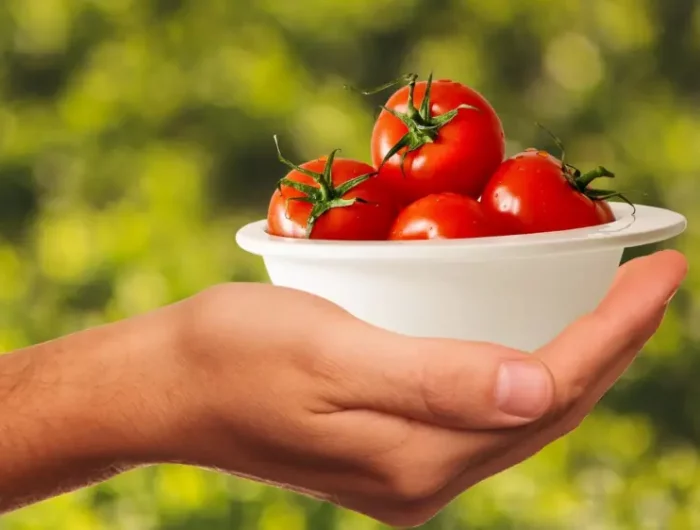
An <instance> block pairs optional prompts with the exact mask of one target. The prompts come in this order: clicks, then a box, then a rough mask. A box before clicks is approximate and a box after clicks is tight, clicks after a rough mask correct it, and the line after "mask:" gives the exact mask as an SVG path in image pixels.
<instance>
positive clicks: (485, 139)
mask: <svg viewBox="0 0 700 530" xmlns="http://www.w3.org/2000/svg"><path fill="white" fill-rule="evenodd" d="M428 87H430V89H429V90H428ZM417 106H418V109H417V108H416V107H417ZM504 152H505V137H504V134H503V127H502V126H501V121H500V119H499V118H498V116H497V114H496V112H495V111H494V109H493V107H491V105H490V104H489V102H488V101H487V100H486V99H485V98H484V97H483V96H482V95H481V94H479V93H478V92H476V91H475V90H473V89H471V88H469V87H467V86H464V85H462V84H460V83H456V82H454V81H449V80H440V81H434V82H433V81H432V79H428V81H427V82H426V81H421V82H419V83H416V80H415V77H412V78H411V81H410V82H409V84H408V85H407V86H404V87H403V88H401V89H399V90H397V91H396V92H395V93H394V94H393V95H392V96H391V97H390V98H389V100H388V101H387V103H386V105H385V108H384V110H382V112H381V113H380V114H379V117H378V118H377V121H376V123H375V125H374V131H373V133H372V162H373V163H374V165H375V166H376V167H380V166H382V162H383V161H384V160H385V158H386V157H387V156H388V159H387V160H386V162H385V163H384V165H383V166H382V167H381V171H380V175H379V176H380V179H382V180H385V181H387V182H389V183H390V184H391V185H392V187H393V188H394V189H396V190H397V193H400V194H401V196H402V198H403V199H404V200H405V201H406V202H407V203H408V202H412V201H414V200H416V199H419V198H421V197H424V196H426V195H430V194H432V193H441V192H454V193H461V194H464V195H469V196H471V197H473V198H478V197H479V195H480V194H481V191H482V190H483V188H484V186H485V185H486V182H487V180H488V179H489V177H490V176H491V175H492V174H493V172H494V171H496V168H498V166H499V164H500V163H501V162H502V161H503V155H504ZM392 153H396V154H393V155H392ZM402 168H403V170H402Z"/></svg>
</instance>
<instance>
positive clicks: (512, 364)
mask: <svg viewBox="0 0 700 530" xmlns="http://www.w3.org/2000/svg"><path fill="white" fill-rule="evenodd" d="M365 331H366V330H365ZM354 337H355V338H354V339H353V341H352V342H353V343H354V345H353V347H352V348H351V350H352V351H348V350H346V351H348V355H347V356H343V357H344V358H343V360H342V362H341V366H342V372H343V373H344V376H343V378H342V381H341V382H340V384H339V385H337V386H335V387H334V392H336V395H335V396H334V399H335V400H336V403H335V404H336V406H339V407H341V408H345V409H364V410H374V411H377V412H383V413H386V414H392V415H395V416H400V417H405V418H410V419H413V420H417V421H420V422H424V423H429V424H434V425H439V426H442V427H447V428H456V429H495V428H505V427H515V426H520V425H524V424H526V423H529V422H531V421H533V420H535V419H537V418H539V417H541V416H542V415H543V414H545V413H546V412H547V411H548V410H549V408H550V406H551V405H552V402H553V399H554V384H553V378H552V375H551V373H550V372H549V370H548V369H547V367H546V365H545V364H544V363H542V362H541V361H540V360H539V359H536V358H534V357H532V356H530V355H527V354H525V353H522V352H519V351H516V350H512V349H509V348H506V347H503V346H497V345H491V344H485V343H472V342H461V341H455V340H443V339H421V338H410V337H405V336H402V335H397V334H394V333H390V332H386V331H382V330H377V329H374V328H373V329H371V330H370V331H368V332H367V331H366V332H364V333H358V334H354Z"/></svg>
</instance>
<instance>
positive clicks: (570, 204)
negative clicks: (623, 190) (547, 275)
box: [481, 149, 621, 234]
mask: <svg viewBox="0 0 700 530" xmlns="http://www.w3.org/2000/svg"><path fill="white" fill-rule="evenodd" d="M562 158H563V156H562ZM613 176H614V175H613V173H611V172H610V171H608V170H607V169H605V168H603V167H598V168H596V169H594V170H592V171H590V172H588V173H585V174H583V175H582V174H581V172H580V171H579V170H578V169H576V168H574V167H573V166H570V165H568V164H564V163H563V162H562V161H561V160H559V159H557V158H555V157H553V156H552V155H550V154H549V153H547V152H546V151H538V150H536V149H528V150H526V151H524V152H522V153H520V154H518V155H515V156H514V157H512V158H510V159H508V160H506V161H505V162H503V164H501V166H500V167H499V168H498V170H497V171H496V173H495V174H494V175H493V177H492V178H491V180H489V183H488V184H487V185H486V188H485V189H484V192H483V194H482V196H481V203H482V205H483V207H484V209H485V210H486V211H487V212H488V213H489V214H490V215H491V216H492V217H493V218H495V219H500V223H501V225H502V226H505V227H507V228H508V230H509V231H511V232H513V233H520V234H528V233H530V234H531V233H538V232H552V231H557V230H568V229H573V228H583V227H587V226H595V225H600V224H605V223H609V222H611V221H614V220H615V216H614V215H613V213H612V210H611V209H610V206H609V205H608V204H607V203H606V202H605V201H604V199H605V198H609V197H612V196H620V197H621V195H619V194H617V193H614V192H608V191H602V190H595V189H591V188H589V187H588V186H589V184H590V183H591V182H592V181H593V180H595V179H597V178H600V177H613Z"/></svg>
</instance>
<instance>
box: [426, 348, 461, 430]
mask: <svg viewBox="0 0 700 530" xmlns="http://www.w3.org/2000/svg"><path fill="white" fill-rule="evenodd" d="M455 368H456V367H450V366H449V363H448V362H447V361H445V360H444V359H440V358H439V357H436V358H434V359H433V362H428V363H426V364H425V366H424V367H423V370H422V374H421V392H422V399H423V402H424V404H425V408H426V410H427V411H428V412H429V413H430V414H432V415H433V416H435V417H437V418H444V419H450V420H455V419H458V418H459V417H460V416H461V410H460V408H461V406H460V405H461V404H462V403H461V402H462V401H463V400H460V396H459V395H458V392H460V391H462V392H463V391H464V388H463V386H462V385H461V384H460V378H461V374H460V370H458V369H455Z"/></svg>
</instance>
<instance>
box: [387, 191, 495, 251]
mask: <svg viewBox="0 0 700 530" xmlns="http://www.w3.org/2000/svg"><path fill="white" fill-rule="evenodd" d="M495 235H499V231H498V230H497V229H496V226H495V225H494V224H493V223H491V222H490V221H489V219H488V218H487V217H486V215H485V214H484V212H483V210H482V208H481V205H480V204H479V203H478V202H477V201H476V200H474V199H472V198H470V197H466V196H464V195H457V194H456V193H436V194H434V195H428V196H427V197H423V198H422V199H418V200H417V201H416V202H414V203H412V204H410V205H409V206H407V207H406V208H404V209H403V211H402V212H401V213H400V214H399V216H398V218H397V219H396V221H395V222H394V226H393V227H392V229H391V234H390V235H389V239H395V240H406V239H460V238H470V237H488V236H495Z"/></svg>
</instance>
